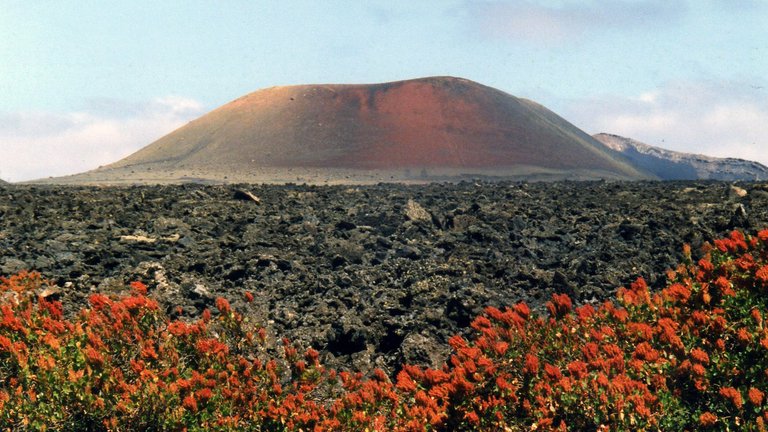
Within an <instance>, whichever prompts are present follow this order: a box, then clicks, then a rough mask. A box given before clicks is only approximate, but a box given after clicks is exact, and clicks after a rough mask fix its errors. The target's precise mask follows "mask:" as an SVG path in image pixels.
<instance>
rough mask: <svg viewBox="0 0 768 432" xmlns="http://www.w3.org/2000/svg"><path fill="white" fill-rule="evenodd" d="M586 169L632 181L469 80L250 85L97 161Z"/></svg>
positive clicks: (621, 166)
mask: <svg viewBox="0 0 768 432" xmlns="http://www.w3.org/2000/svg"><path fill="white" fill-rule="evenodd" d="M158 163H162V164H164V165H165V166H169V165H170V166H175V167H180V168H197V167H204V168H212V167H220V168H222V169H230V170H235V171H237V170H248V169H253V168H256V167H305V168H345V169H360V170H371V169H382V170H393V169H403V168H436V167H442V168H460V169H503V168H506V167H514V166H521V165H525V166H537V167H543V168H551V169H558V170H569V169H590V170H601V171H607V172H611V173H615V174H617V175H619V176H624V177H629V178H637V177H642V176H643V174H642V173H639V172H638V171H637V170H635V169H633V168H632V167H630V166H629V165H627V164H626V162H625V161H623V160H617V159H615V158H614V157H613V156H611V155H610V154H609V153H608V152H607V151H606V150H605V148H604V147H603V146H602V145H601V144H599V143H597V142H596V141H595V140H594V139H593V138H592V137H590V136H589V135H587V134H586V133H584V132H582V131H581V130H579V129H578V128H576V127H575V126H573V125H572V124H570V123H568V122H567V121H565V120H564V119H562V118H561V117H559V116H557V115H556V114H554V113H553V112H551V111H549V110H547V109H546V108H544V107H543V106H541V105H539V104H537V103H535V102H532V101H529V100H525V99H519V98H516V97H514V96H512V95H509V94H507V93H504V92H501V91H499V90H496V89H493V88H491V87H487V86H484V85H481V84H478V83H475V82H472V81H469V80H465V79H460V78H451V77H434V78H424V79H416V80H409V81H399V82H392V83H385V84H372V85H302V86H290V87H273V88H268V89H265V90H260V91H256V92H254V93H251V94H248V95H246V96H244V97H241V98H239V99H237V100H235V101H233V102H230V103H228V104H226V105H224V106H222V107H220V108H218V109H216V110H214V111H212V112H210V113H209V114H206V115H205V116H203V117H201V118H199V119H197V120H195V121H193V122H191V123H189V124H187V125H186V126H184V127H182V128H180V129H178V130H176V131H174V132H172V133H171V134H169V135H167V136H165V137H163V138H161V139H160V140H158V141H156V142H154V143H152V144H150V145H149V146H147V147H145V148H144V149H142V150H140V151H138V152H137V153H135V154H133V155H131V156H129V157H127V158H126V159H123V160H121V161H119V162H117V163H115V164H113V165H111V166H109V167H107V168H118V167H128V166H140V165H143V164H158Z"/></svg>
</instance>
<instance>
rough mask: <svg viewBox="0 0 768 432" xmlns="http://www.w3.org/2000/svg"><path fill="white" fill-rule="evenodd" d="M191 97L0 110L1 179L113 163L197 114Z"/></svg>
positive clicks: (199, 107) (198, 107) (57, 173)
mask: <svg viewBox="0 0 768 432" xmlns="http://www.w3.org/2000/svg"><path fill="white" fill-rule="evenodd" d="M202 113H203V106H202V105H201V104H200V103H199V102H197V101H195V100H192V99H187V98H182V97H177V96H171V97H165V98H159V99H155V100H153V101H150V102H146V103H143V104H131V103H127V102H125V101H120V100H98V101H91V103H90V104H89V108H88V109H87V110H83V111H79V112H72V113H66V114H58V113H49V112H22V113H9V114H2V113H0V161H2V162H0V178H2V179H3V180H8V181H24V180H31V179H35V178H42V177H48V176H61V175H67V174H74V173H78V172H83V171H87V170H90V169H94V168H96V167H98V166H100V165H105V164H108V163H111V162H115V161H117V160H119V159H121V158H123V157H125V156H128V155H129V154H131V153H133V152H135V151H137V150H139V149H140V148H142V147H144V146H146V145H147V144H149V143H151V142H152V141H154V140H156V139H158V138H160V137H161V136H163V135H165V134H167V133H169V132H171V131H173V130H174V129H176V128H178V127H180V126H182V125H184V124H185V123H186V122H188V121H189V120H191V119H193V118H195V117H197V116H199V115H201V114H202Z"/></svg>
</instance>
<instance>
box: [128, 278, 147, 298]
mask: <svg viewBox="0 0 768 432" xmlns="http://www.w3.org/2000/svg"><path fill="white" fill-rule="evenodd" d="M131 289H133V292H135V293H136V294H140V295H146V294H147V286H146V285H144V284H143V283H141V282H139V281H135V282H131Z"/></svg>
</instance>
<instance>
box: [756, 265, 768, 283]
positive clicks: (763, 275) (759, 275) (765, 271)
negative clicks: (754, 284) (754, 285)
mask: <svg viewBox="0 0 768 432" xmlns="http://www.w3.org/2000/svg"><path fill="white" fill-rule="evenodd" d="M755 279H757V280H758V281H760V283H762V284H763V286H766V285H768V265H764V266H762V267H760V269H759V270H758V271H757V272H755Z"/></svg>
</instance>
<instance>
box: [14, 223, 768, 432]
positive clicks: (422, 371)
mask: <svg viewBox="0 0 768 432" xmlns="http://www.w3.org/2000/svg"><path fill="white" fill-rule="evenodd" d="M684 257H685V258H684V262H683V263H681V264H680V265H679V266H678V267H677V268H676V269H673V270H670V271H669V274H668V275H667V276H668V278H669V283H668V285H667V287H666V288H665V289H663V290H661V291H660V292H655V293H652V292H650V291H649V289H648V287H647V285H646V284H645V282H644V281H643V280H642V279H638V280H637V281H636V282H634V283H633V284H631V285H630V286H629V287H628V288H621V289H619V291H618V293H617V299H616V300H615V301H606V302H605V303H603V304H601V305H594V306H593V305H583V306H580V307H574V305H573V304H572V302H571V299H570V298H568V296H566V295H555V296H553V298H552V300H551V301H550V302H549V303H548V304H547V305H546V309H547V311H548V315H547V316H537V315H536V314H533V313H532V312H531V310H530V309H529V308H528V307H527V306H526V305H525V304H522V303H521V304H517V305H515V306H513V307H511V308H505V309H503V310H500V309H497V308H487V309H486V310H485V313H484V314H483V315H481V316H479V317H478V318H476V319H475V320H474V321H473V323H472V328H473V329H474V330H475V336H474V337H473V338H471V339H469V340H467V339H465V338H462V337H460V336H454V337H453V338H451V339H450V341H449V343H450V345H451V347H452V348H453V350H454V354H453V355H452V356H451V358H450V360H449V362H448V363H447V364H446V365H445V366H444V367H443V368H441V369H431V368H422V367H418V366H413V365H404V366H403V368H402V370H400V371H399V372H398V374H397V376H396V377H395V378H394V380H391V379H390V377H388V376H387V375H386V374H385V373H383V372H382V371H376V372H375V373H374V374H373V376H371V377H364V376H362V374H359V373H349V372H339V373H337V372H336V371H333V370H328V369H325V368H324V367H323V366H322V365H321V364H320V361H319V353H318V352H317V351H315V350H313V349H308V350H306V351H300V349H299V348H298V347H296V346H293V345H292V344H291V343H290V342H289V341H287V340H283V341H282V344H279V345H278V347H277V348H278V349H276V350H268V349H267V348H268V343H267V338H266V333H265V331H264V329H262V328H259V327H256V326H254V325H252V324H251V323H250V322H249V321H248V319H247V318H246V317H243V316H242V315H240V314H239V313H238V312H236V311H234V310H233V309H232V307H231V306H230V304H229V302H227V301H226V300H225V299H217V300H216V302H215V307H216V310H217V311H218V314H216V316H215V317H214V316H213V314H211V312H210V311H206V312H205V313H203V315H202V317H201V318H200V319H199V320H197V321H194V322H184V321H172V320H169V318H168V317H167V316H165V314H163V313H162V312H161V311H160V309H159V307H158V304H157V303H156V302H155V301H154V300H153V299H152V298H151V295H149V294H148V293H147V287H146V286H144V285H143V284H142V283H139V282H135V283H133V284H131V290H130V292H129V293H126V294H125V295H122V296H106V295H102V294H94V295H92V296H91V297H90V299H89V307H88V308H86V309H84V310H83V311H81V313H80V314H79V315H77V317H76V318H74V319H71V320H68V319H65V318H64V316H63V314H62V307H61V304H59V303H58V302H55V301H49V300H46V299H45V298H43V297H41V296H39V294H40V293H42V292H43V291H44V288H45V287H46V282H45V281H44V280H43V279H42V278H41V276H40V275H38V274H35V273H26V272H25V273H20V274H18V275H15V276H11V277H10V278H3V279H2V280H1V281H0V314H2V316H1V317H0V319H1V321H0V429H3V430H6V429H8V430H12V429H34V430H44V429H53V430H147V429H151V430H274V431H280V430H317V431H324V430H328V431H336V430H341V431H360V430H370V431H388V430H402V431H424V430H437V431H440V430H499V431H507V430H508V431H514V430H604V431H608V430H611V431H614V430H618V431H622V430H625V431H630V430H631V431H635V430H705V429H706V430H757V431H763V430H766V425H765V424H766V422H768V405H767V404H768V398H766V393H765V392H766V391H768V328H766V326H765V322H764V321H765V314H766V312H767V311H768V295H766V294H768V230H764V231H761V232H759V233H758V234H757V235H756V236H754V237H746V236H744V235H743V234H742V233H740V232H733V233H732V234H731V235H730V236H729V237H727V238H724V239H719V240H715V241H714V242H713V245H712V246H707V247H706V248H705V250H704V251H703V257H701V258H700V259H698V260H694V258H693V257H692V255H691V251H690V248H687V247H686V248H685V249H684ZM244 297H245V300H246V301H250V300H252V299H253V294H251V293H246V294H245V296H244ZM269 348H275V347H273V346H270V347H269ZM274 352H279V353H280V354H279V355H276V354H274ZM270 353H272V354H270Z"/></svg>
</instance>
